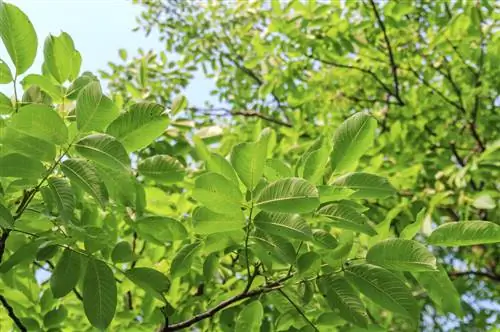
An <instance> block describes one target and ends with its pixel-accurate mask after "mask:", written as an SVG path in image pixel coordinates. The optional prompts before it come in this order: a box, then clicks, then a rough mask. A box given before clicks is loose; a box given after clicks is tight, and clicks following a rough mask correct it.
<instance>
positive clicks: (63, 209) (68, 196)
mask: <svg viewBox="0 0 500 332" xmlns="http://www.w3.org/2000/svg"><path fill="white" fill-rule="evenodd" d="M47 183H48V184H49V188H50V189H51V191H52V194H53V197H54V199H55V202H56V205H57V210H58V211H59V215H60V217H61V218H62V219H63V220H65V221H69V220H70V219H71V217H72V215H73V210H74V209H75V196H74V194H73V190H72V189H71V185H70V184H69V182H68V181H67V180H65V179H62V178H56V177H50V178H48V179H47Z"/></svg>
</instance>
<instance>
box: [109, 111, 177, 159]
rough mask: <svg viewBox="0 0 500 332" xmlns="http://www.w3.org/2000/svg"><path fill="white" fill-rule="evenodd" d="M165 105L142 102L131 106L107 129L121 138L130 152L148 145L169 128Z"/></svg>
mask: <svg viewBox="0 0 500 332" xmlns="http://www.w3.org/2000/svg"><path fill="white" fill-rule="evenodd" d="M164 111H165V109H164V108H163V106H161V105H159V104H156V103H150V102H142V103H137V104H133V105H131V106H130V109H129V111H128V112H125V113H122V114H120V116H118V117H117V118H116V119H115V120H114V121H113V122H111V124H110V125H109V126H108V128H107V129H106V133H107V134H108V135H111V136H113V137H115V138H116V139H117V140H119V141H120V142H121V143H122V144H123V146H124V147H125V149H127V151H128V152H133V151H137V150H140V149H143V148H145V147H147V146H148V145H149V144H151V143H152V142H153V141H154V140H155V139H156V138H157V137H159V136H161V135H162V134H163V132H164V131H165V130H166V129H167V126H168V123H169V118H168V116H167V115H166V114H164Z"/></svg>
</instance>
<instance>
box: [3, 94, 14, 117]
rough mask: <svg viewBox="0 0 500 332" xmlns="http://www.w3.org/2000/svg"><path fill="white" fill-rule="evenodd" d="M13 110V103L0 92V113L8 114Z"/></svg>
mask: <svg viewBox="0 0 500 332" xmlns="http://www.w3.org/2000/svg"><path fill="white" fill-rule="evenodd" d="M13 111H14V105H12V100H10V98H9V97H7V96H6V95H4V94H3V93H1V92H0V114H10V113H12V112H13Z"/></svg>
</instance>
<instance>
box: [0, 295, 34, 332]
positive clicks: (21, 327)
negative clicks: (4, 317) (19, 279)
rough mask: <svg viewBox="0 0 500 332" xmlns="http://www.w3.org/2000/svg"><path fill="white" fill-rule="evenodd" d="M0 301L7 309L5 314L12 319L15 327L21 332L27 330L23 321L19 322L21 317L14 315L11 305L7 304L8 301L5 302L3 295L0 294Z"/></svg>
mask: <svg viewBox="0 0 500 332" xmlns="http://www.w3.org/2000/svg"><path fill="white" fill-rule="evenodd" d="M0 302H2V305H3V306H4V308H5V309H6V310H7V314H8V315H9V317H10V319H12V321H13V322H14V323H15V324H16V326H17V328H18V329H19V330H21V331H22V332H26V331H28V329H27V328H26V327H25V326H24V324H23V322H21V319H19V317H17V316H16V313H15V312H14V308H12V306H11V305H10V304H9V302H7V299H6V298H5V297H4V296H3V295H0Z"/></svg>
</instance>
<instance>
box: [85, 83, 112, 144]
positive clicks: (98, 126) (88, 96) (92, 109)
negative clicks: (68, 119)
mask: <svg viewBox="0 0 500 332" xmlns="http://www.w3.org/2000/svg"><path fill="white" fill-rule="evenodd" d="M118 113H119V112H118V108H117V107H116V106H115V104H114V103H113V102H112V101H111V99H109V98H108V97H106V96H104V95H103V94H102V90H101V85H100V83H99V82H98V81H92V82H90V83H89V84H87V85H86V86H85V87H84V88H83V89H82V90H81V91H80V93H79V94H78V98H77V100H76V124H77V127H78V130H79V131H80V132H89V131H92V130H95V131H103V130H104V128H106V126H107V125H108V124H109V123H110V122H111V121H113V120H114V119H115V118H116V117H117V116H118ZM111 136H114V135H111ZM115 137H116V136H115Z"/></svg>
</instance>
